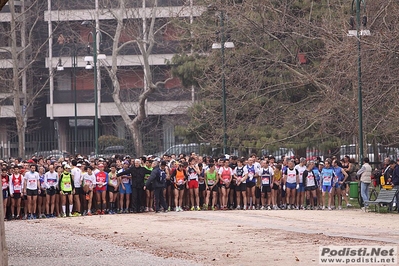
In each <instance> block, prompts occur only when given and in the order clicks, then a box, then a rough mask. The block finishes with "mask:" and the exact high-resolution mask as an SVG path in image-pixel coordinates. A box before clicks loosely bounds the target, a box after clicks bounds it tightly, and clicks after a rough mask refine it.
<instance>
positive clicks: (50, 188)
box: [44, 165, 59, 218]
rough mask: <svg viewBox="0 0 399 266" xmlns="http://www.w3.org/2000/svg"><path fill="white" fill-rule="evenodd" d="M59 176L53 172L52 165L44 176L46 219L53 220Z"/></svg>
mask: <svg viewBox="0 0 399 266" xmlns="http://www.w3.org/2000/svg"><path fill="white" fill-rule="evenodd" d="M58 181H59V176H58V173H57V172H56V171H54V165H50V166H49V171H48V172H47V173H46V174H45V175H44V184H45V186H46V218H54V217H55V216H54V206H55V197H56V196H55V193H56V188H57V187H58Z"/></svg>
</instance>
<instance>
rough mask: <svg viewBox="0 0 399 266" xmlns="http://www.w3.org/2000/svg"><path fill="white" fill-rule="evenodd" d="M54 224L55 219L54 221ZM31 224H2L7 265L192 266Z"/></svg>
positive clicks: (29, 222)
mask: <svg viewBox="0 0 399 266" xmlns="http://www.w3.org/2000/svg"><path fill="white" fill-rule="evenodd" d="M54 222H56V219H54ZM43 229H44V228H43V224H41V223H37V222H35V221H15V222H14V221H13V222H6V237H7V239H6V241H7V247H8V250H9V265H10V266H19V265H21V266H26V265H29V266H36V265H38V266H43V265H74V266H75V265H76V266H80V265H81V266H90V265H96V266H98V265H100V266H101V265H116V266H122V265H135V266H136V265H137V266H148V265H160V266H175V265H176V266H180V265H181V266H186V265H189V266H195V265H199V264H194V263H193V262H190V261H187V260H180V259H173V258H161V257H156V256H154V255H152V254H148V253H144V252H141V251H137V250H135V249H134V248H130V247H129V248H124V247H121V246H117V245H115V244H112V243H110V242H109V241H106V240H99V239H95V238H91V237H84V236H79V235H71V234H70V233H69V234H68V233H67V232H68V231H63V230H60V229H56V231H54V230H55V228H54V227H48V229H49V232H44V231H45V230H43Z"/></svg>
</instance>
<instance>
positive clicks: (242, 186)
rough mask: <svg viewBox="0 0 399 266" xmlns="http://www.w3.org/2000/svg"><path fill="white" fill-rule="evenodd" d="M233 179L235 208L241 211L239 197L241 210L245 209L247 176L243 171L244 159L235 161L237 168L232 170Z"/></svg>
mask: <svg viewBox="0 0 399 266" xmlns="http://www.w3.org/2000/svg"><path fill="white" fill-rule="evenodd" d="M233 174H234V178H235V179H236V182H237V184H236V197H237V199H236V200H237V208H236V210H240V209H241V197H242V209H243V210H246V209H247V180H246V178H247V175H246V174H245V170H244V159H239V160H237V167H235V168H234V170H233Z"/></svg>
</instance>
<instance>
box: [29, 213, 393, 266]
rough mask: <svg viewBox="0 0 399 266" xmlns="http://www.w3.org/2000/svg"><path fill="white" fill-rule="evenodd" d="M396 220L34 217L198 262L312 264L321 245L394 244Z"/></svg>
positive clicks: (352, 216)
mask: <svg viewBox="0 0 399 266" xmlns="http://www.w3.org/2000/svg"><path fill="white" fill-rule="evenodd" d="M398 219H399V214H397V213H393V214H392V213H388V214H387V213H384V214H378V213H370V212H369V213H364V212H362V211H360V210H354V209H353V210H351V209H349V210H342V211H327V210H326V211H297V210H284V211H283V210H280V211H260V210H259V211H198V212H197V211H195V212H194V211H188V212H179V213H176V212H169V213H159V214H155V213H143V214H120V215H102V216H92V217H76V218H58V219H45V220H35V221H34V222H35V223H40V224H43V226H46V227H47V228H48V227H54V228H55V229H57V230H65V231H73V232H75V233H79V234H80V235H81V236H85V237H89V238H93V239H98V240H102V241H104V240H105V241H108V242H110V243H112V244H114V245H117V246H120V247H123V248H126V249H130V248H132V249H135V250H139V251H143V252H146V253H150V254H153V255H156V256H158V257H163V258H178V259H183V260H187V261H191V262H193V263H199V264H203V265H276V264H279V265H317V264H318V248H319V246H322V245H341V246H343V245H351V246H355V245H357V246H360V245H397V244H399V230H398V228H399V227H398ZM22 222H25V223H27V224H29V223H30V222H32V221H22ZM94 248H96V247H94Z"/></svg>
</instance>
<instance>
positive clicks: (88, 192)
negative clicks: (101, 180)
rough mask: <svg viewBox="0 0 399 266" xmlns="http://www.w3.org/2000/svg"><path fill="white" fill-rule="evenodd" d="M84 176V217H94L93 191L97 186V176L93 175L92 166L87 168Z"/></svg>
mask: <svg viewBox="0 0 399 266" xmlns="http://www.w3.org/2000/svg"><path fill="white" fill-rule="evenodd" d="M85 172H86V173H84V174H83V177H82V178H83V193H84V201H83V202H84V204H83V209H84V211H83V216H85V215H88V216H92V212H91V204H92V199H93V189H94V188H95V186H96V176H95V175H94V173H93V167H92V166H86V167H85Z"/></svg>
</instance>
